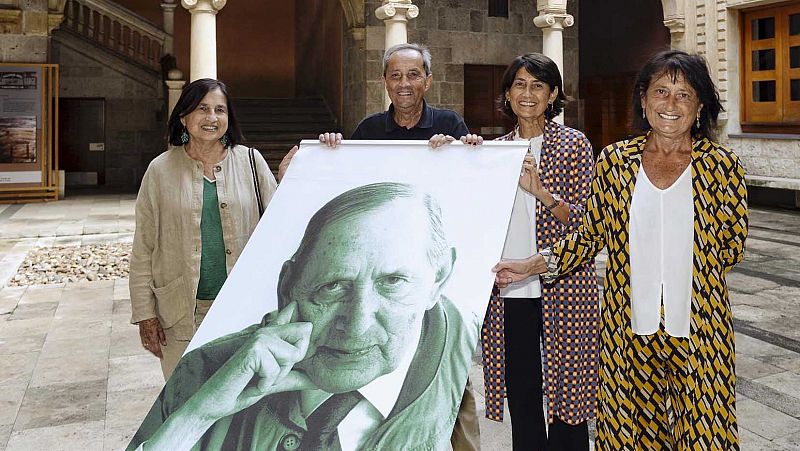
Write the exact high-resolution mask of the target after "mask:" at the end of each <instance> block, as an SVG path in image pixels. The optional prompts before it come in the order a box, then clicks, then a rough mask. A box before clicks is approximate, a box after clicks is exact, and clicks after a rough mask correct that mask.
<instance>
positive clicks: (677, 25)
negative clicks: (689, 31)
mask: <svg viewBox="0 0 800 451" xmlns="http://www.w3.org/2000/svg"><path fill="white" fill-rule="evenodd" d="M664 26H665V27H667V28H669V33H670V34H678V33H684V32H685V31H686V19H684V18H683V17H670V18H665V19H664Z"/></svg>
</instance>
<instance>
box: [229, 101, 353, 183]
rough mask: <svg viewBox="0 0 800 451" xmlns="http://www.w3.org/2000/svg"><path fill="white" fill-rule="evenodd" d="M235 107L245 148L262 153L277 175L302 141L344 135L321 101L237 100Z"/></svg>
mask: <svg viewBox="0 0 800 451" xmlns="http://www.w3.org/2000/svg"><path fill="white" fill-rule="evenodd" d="M234 105H235V107H236V115H237V117H238V118H239V122H240V124H241V127H242V133H244V137H245V140H246V142H245V145H247V146H251V147H255V148H256V149H258V150H259V151H261V154H262V155H263V156H264V159H266V160H267V164H269V167H270V169H272V172H273V173H276V174H277V172H278V164H279V163H280V162H281V159H283V157H284V156H285V155H286V153H287V152H288V151H289V149H291V148H292V146H294V145H295V144H299V143H300V140H303V139H315V138H317V136H319V134H320V133H324V132H339V131H341V128H340V126H339V124H338V123H337V121H336V118H335V117H334V116H333V114H332V113H331V111H330V109H329V108H328V106H327V105H326V103H325V101H324V100H323V99H322V98H320V97H298V98H238V99H235V100H234Z"/></svg>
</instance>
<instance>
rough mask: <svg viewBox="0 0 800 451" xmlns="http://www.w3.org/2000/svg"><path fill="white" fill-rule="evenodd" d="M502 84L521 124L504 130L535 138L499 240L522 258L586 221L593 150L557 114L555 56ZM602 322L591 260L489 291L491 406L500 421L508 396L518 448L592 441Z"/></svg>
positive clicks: (513, 72)
mask: <svg viewBox="0 0 800 451" xmlns="http://www.w3.org/2000/svg"><path fill="white" fill-rule="evenodd" d="M501 88H502V92H503V97H502V98H501V99H500V101H501V104H502V105H501V111H502V112H503V113H505V114H506V115H508V116H509V117H511V118H514V119H516V120H517V126H516V127H515V128H514V131H512V132H511V133H509V134H508V135H506V136H503V137H501V138H498V139H501V140H524V141H530V147H529V149H528V151H529V153H528V155H527V156H526V160H525V161H526V165H527V166H528V167H529V168H530V169H531V171H530V172H529V173H527V174H526V175H525V176H524V177H521V178H520V184H519V187H518V189H517V195H516V199H515V200H514V209H513V212H512V214H511V221H510V224H509V229H508V235H507V237H506V244H505V247H504V250H503V256H504V257H505V258H520V257H527V256H529V255H531V253H532V252H536V250H537V249H544V248H545V247H548V246H552V245H553V244H554V243H555V242H556V241H557V240H558V239H560V238H562V237H563V236H564V234H565V233H566V232H568V231H572V230H574V229H576V228H577V226H578V225H579V224H580V219H581V217H582V216H583V210H584V204H585V202H586V198H587V197H588V195H589V187H590V184H591V173H592V166H593V163H594V155H593V152H592V147H591V145H590V144H589V140H588V139H586V137H585V136H584V135H583V133H581V132H579V131H577V130H575V129H572V128H569V127H565V126H563V125H561V124H558V123H556V122H554V121H553V118H554V117H556V116H558V115H559V114H560V113H561V111H562V109H563V107H564V105H565V104H566V102H567V97H566V96H565V95H564V92H563V84H562V81H561V74H560V73H559V70H558V66H556V64H555V63H554V62H553V61H552V60H551V59H549V58H548V57H546V56H544V55H541V54H538V53H532V54H528V55H522V56H519V57H517V58H516V59H514V61H513V62H512V63H511V64H510V65H509V66H508V68H507V69H506V73H505V75H504V77H503V81H502V85H501ZM470 138H473V137H470V136H468V137H466V138H465V140H466V141H469V139H470ZM537 162H538V164H537ZM598 330H599V307H598V293H597V279H596V275H595V269H594V263H593V262H587V263H583V264H581V265H578V266H577V268H576V270H575V271H574V272H573V273H572V274H570V275H569V276H568V277H564V278H561V279H559V281H558V282H556V283H554V284H551V285H543V284H541V283H540V282H539V280H538V278H532V279H529V280H527V281H524V282H522V283H518V284H515V285H514V286H511V287H508V288H506V289H504V290H502V291H500V292H499V293H495V295H494V296H492V298H491V300H490V302H489V308H488V310H487V313H486V319H485V320H484V326H483V331H482V342H483V356H484V382H485V385H486V416H487V418H489V419H492V420H497V421H502V420H503V397H504V396H506V397H507V398H508V405H509V410H510V411H511V420H512V426H513V429H512V439H513V445H514V449H515V450H522V451H528V450H543V449H545V446H547V449H551V450H576V451H581V450H588V448H589V431H588V427H587V420H588V419H590V418H592V417H593V415H594V408H595V396H596V391H597V358H598ZM540 341H541V344H542V350H541V354H540V351H539V344H540ZM542 366H544V377H542V376H543V374H542ZM543 395H544V396H545V397H546V398H547V406H548V408H547V423H549V425H550V426H549V431H550V433H549V438H548V434H547V433H546V432H545V415H544V411H543V409H542V399H543Z"/></svg>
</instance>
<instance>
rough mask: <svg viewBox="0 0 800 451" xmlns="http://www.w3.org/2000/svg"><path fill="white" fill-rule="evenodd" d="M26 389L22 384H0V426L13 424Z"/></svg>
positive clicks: (26, 386)
mask: <svg viewBox="0 0 800 451" xmlns="http://www.w3.org/2000/svg"><path fill="white" fill-rule="evenodd" d="M27 388H28V384H27V383H24V382H22V383H20V382H18V383H3V384H0V424H14V421H16V419H17V412H19V407H20V405H22V398H24V397H25V390H26V389H27Z"/></svg>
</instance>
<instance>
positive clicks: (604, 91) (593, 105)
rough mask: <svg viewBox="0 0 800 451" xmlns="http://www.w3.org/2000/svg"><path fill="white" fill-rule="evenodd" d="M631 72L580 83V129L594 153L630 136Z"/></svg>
mask: <svg viewBox="0 0 800 451" xmlns="http://www.w3.org/2000/svg"><path fill="white" fill-rule="evenodd" d="M635 82H636V74H635V73H627V74H604V75H595V76H593V77H591V78H589V79H588V80H582V81H581V97H583V98H584V99H586V100H585V102H584V130H583V132H584V133H585V134H586V137H587V138H589V141H591V143H592V148H594V152H595V154H598V153H599V152H600V150H601V149H602V148H603V147H605V146H607V145H609V144H612V143H615V142H617V141H620V140H622V139H624V138H626V137H627V136H629V135H630V130H631V124H632V119H633V118H632V116H631V111H633V110H632V103H631V102H632V96H633V85H634V83H635Z"/></svg>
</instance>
